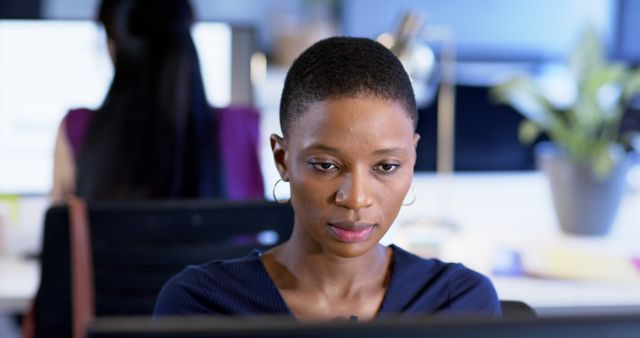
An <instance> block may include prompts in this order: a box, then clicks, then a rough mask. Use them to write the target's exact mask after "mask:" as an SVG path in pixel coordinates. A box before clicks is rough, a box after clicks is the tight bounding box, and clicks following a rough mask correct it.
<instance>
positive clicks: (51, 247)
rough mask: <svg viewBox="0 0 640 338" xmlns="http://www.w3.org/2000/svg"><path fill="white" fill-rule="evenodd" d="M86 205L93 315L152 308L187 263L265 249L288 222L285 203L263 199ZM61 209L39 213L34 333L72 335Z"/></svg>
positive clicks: (67, 256) (66, 236)
mask: <svg viewBox="0 0 640 338" xmlns="http://www.w3.org/2000/svg"><path fill="white" fill-rule="evenodd" d="M88 213H89V222H90V235H91V245H92V258H93V271H94V281H95V283H94V290H95V314H96V316H126V315H150V314H151V313H152V312H153V307H154V304H155V299H156V297H157V295H158V292H159V291H160V289H161V287H162V285H163V284H164V283H165V282H166V281H167V280H168V279H169V278H170V277H171V276H173V275H175V274H176V273H178V272H180V271H181V270H182V269H184V267H185V266H187V265H190V264H200V263H204V262H207V261H210V260H214V259H226V258H232V257H239V256H243V255H245V254H247V253H248V252H249V251H250V250H251V249H254V248H256V249H268V248H270V247H273V246H275V245H277V244H280V243H282V242H283V241H285V240H286V239H287V238H288V236H289V235H290V233H291V229H292V225H293V211H292V209H291V207H290V206H289V205H279V204H277V203H273V202H265V201H259V202H223V201H170V202H136V203H124V202H122V203H120V202H118V203H115V202H110V203H96V204H90V205H89V207H88ZM67 214H68V209H67V208H66V207H52V208H51V209H49V210H48V211H47V215H46V217H45V230H44V243H43V252H42V283H41V286H40V289H39V291H38V295H37V301H36V302H37V314H36V336H37V337H45V336H46V337H58V335H57V334H56V333H57V332H60V333H61V335H60V337H69V336H70V327H71V326H70V321H71V317H70V313H71V311H70V307H71V306H70V298H71V296H70V291H69V289H70V284H71V283H70V271H71V270H70V267H69V266H70V263H69V259H70V254H69V252H70V251H69V222H68V221H69V219H68V216H67ZM51 241H55V243H52V242H51ZM52 264H55V265H52ZM61 310H62V311H61ZM52 314H54V315H53V316H52ZM53 330H55V331H53ZM58 330H60V331H58Z"/></svg>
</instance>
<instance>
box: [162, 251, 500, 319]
mask: <svg viewBox="0 0 640 338" xmlns="http://www.w3.org/2000/svg"><path fill="white" fill-rule="evenodd" d="M390 248H391V249H392V250H393V262H392V266H391V276H390V281H389V286H388V288H387V292H386V294H385V296H384V299H383V301H382V305H381V307H380V311H379V316H384V315H419V314H456V315H457V314H462V315H500V313H501V312H500V303H499V301H498V297H497V295H496V292H495V289H494V288H493V285H492V284H491V282H490V281H489V279H488V278H486V277H485V276H483V275H481V274H479V273H477V272H475V271H473V270H470V269H468V268H466V267H464V266H463V265H462V264H452V263H443V262H441V261H439V260H437V259H423V258H420V257H418V256H416V255H413V254H411V253H409V252H407V251H404V250H402V249H400V248H399V247H397V246H394V245H391V246H390ZM260 255H261V252H259V251H253V252H252V253H250V254H249V255H248V256H246V257H243V258H239V259H233V260H225V261H214V262H211V263H207V264H203V265H198V266H189V267H187V268H186V269H185V270H184V271H182V272H181V273H179V274H178V275H176V276H174V277H173V278H171V279H170V280H169V281H168V282H167V283H166V284H165V285H164V287H163V288H162V291H160V295H159V296H158V300H157V302H156V307H155V311H154V315H155V316H167V315H173V316H175V315H197V316H201V315H234V316H249V315H290V316H293V313H292V312H291V310H290V309H289V307H288V306H287V304H286V303H285V301H284V299H283V298H282V296H281V295H280V291H279V290H278V288H277V287H276V285H275V284H274V282H273V280H272V279H271V277H270V276H269V274H268V273H267V271H266V269H265V268H264V265H263V264H262V260H261V259H260Z"/></svg>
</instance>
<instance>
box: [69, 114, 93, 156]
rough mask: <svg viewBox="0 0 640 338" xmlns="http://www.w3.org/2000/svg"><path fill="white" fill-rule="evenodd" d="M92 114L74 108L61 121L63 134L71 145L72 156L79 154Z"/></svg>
mask: <svg viewBox="0 0 640 338" xmlns="http://www.w3.org/2000/svg"><path fill="white" fill-rule="evenodd" d="M94 114H95V113H94V111H93V110H91V109H87V108H75V109H71V110H69V111H68V112H67V115H66V116H65V117H64V119H63V122H62V123H63V124H64V132H65V134H66V136H67V139H68V140H69V143H70V144H71V148H72V149H73V154H74V156H77V155H78V153H79V152H80V147H81V146H82V143H83V142H84V139H85V136H86V134H87V130H88V129H89V123H90V122H91V119H92V118H93V115H94Z"/></svg>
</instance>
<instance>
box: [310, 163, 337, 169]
mask: <svg viewBox="0 0 640 338" xmlns="http://www.w3.org/2000/svg"><path fill="white" fill-rule="evenodd" d="M312 165H313V167H314V168H315V169H317V170H320V171H331V170H336V169H338V167H337V166H336V165H335V164H333V163H328V162H319V163H312Z"/></svg>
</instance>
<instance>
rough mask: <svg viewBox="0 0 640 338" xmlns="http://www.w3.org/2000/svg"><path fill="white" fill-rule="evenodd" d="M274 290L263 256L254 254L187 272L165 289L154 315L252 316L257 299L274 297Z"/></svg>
mask: <svg viewBox="0 0 640 338" xmlns="http://www.w3.org/2000/svg"><path fill="white" fill-rule="evenodd" d="M273 288H274V286H273V283H272V282H271V280H270V278H269V276H268V274H267V273H266V271H265V270H264V267H263V265H262V262H261V259H260V252H259V251H253V252H251V253H250V254H248V255H247V256H245V257H242V258H237V259H230V260H217V261H212V262H209V263H206V264H201V265H193V266H189V267H187V268H185V269H184V270H183V271H182V272H180V273H179V274H177V275H175V276H174V277H172V278H171V279H170V280H169V281H168V282H167V283H165V285H164V286H163V288H162V290H161V291H160V294H159V296H158V299H157V301H156V307H155V310H154V315H156V316H162V315H195V314H201V315H211V314H239V313H251V312H253V311H254V309H251V308H250V305H251V304H253V305H255V304H256V302H255V301H254V299H255V298H256V297H258V296H263V295H264V294H265V293H266V294H269V293H271V294H273ZM275 290H276V295H277V289H275ZM258 310H259V309H258Z"/></svg>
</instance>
